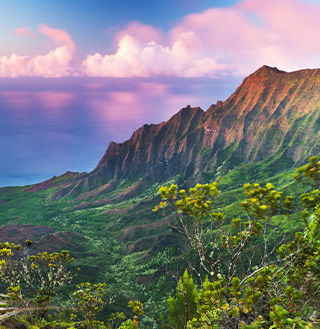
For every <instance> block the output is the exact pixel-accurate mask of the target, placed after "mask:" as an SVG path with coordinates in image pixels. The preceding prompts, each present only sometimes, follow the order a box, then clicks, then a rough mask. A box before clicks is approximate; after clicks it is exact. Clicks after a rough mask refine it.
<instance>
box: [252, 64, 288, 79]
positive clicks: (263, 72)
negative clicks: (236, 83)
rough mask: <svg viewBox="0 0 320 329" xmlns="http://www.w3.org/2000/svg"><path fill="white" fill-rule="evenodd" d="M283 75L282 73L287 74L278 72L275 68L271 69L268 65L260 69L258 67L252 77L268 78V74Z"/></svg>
mask: <svg viewBox="0 0 320 329" xmlns="http://www.w3.org/2000/svg"><path fill="white" fill-rule="evenodd" d="M274 73H277V74H283V73H287V72H285V71H281V70H279V69H278V68H277V67H271V66H268V65H263V66H262V67H260V68H259V69H258V70H257V71H255V72H254V73H253V74H252V75H253V76H256V77H257V76H261V77H268V76H269V75H270V74H274Z"/></svg>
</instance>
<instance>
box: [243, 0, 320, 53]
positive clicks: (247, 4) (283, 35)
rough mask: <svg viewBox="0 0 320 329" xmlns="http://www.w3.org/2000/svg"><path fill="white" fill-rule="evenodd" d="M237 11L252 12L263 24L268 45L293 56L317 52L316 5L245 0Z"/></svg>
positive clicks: (291, 0) (319, 6) (285, 0)
mask: <svg viewBox="0 0 320 329" xmlns="http://www.w3.org/2000/svg"><path fill="white" fill-rule="evenodd" d="M237 8H239V9H240V10H241V11H242V12H248V13H254V14H255V15H256V16H258V17H259V18H260V20H261V22H262V23H263V27H264V30H265V31H266V33H268V35H269V38H270V42H274V43H277V44H282V45H283V46H285V47H286V49H288V50H289V51H290V50H291V51H294V54H295V53H296V54H298V55H299V54H301V55H302V54H309V53H312V52H319V51H320V44H319V42H317V40H318V38H319V32H318V31H319V29H320V20H319V17H320V4H307V3H302V2H298V1H295V0H282V1H276V0H269V1H263V0H245V1H243V2H242V3H240V4H239V5H238V6H237Z"/></svg>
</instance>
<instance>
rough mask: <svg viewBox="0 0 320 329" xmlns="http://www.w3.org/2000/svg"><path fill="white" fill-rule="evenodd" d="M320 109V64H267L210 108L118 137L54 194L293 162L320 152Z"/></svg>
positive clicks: (183, 111) (195, 109)
mask: <svg viewBox="0 0 320 329" xmlns="http://www.w3.org/2000/svg"><path fill="white" fill-rule="evenodd" d="M319 109H320V70H319V69H315V70H310V69H306V70H300V71H295V72H289V73H288V72H284V71H281V70H279V69H277V68H271V67H269V66H263V67H261V68H260V69H258V70H257V71H256V72H254V73H252V74H251V75H249V76H248V77H247V78H245V79H244V80H243V82H242V83H241V85H240V86H239V87H238V88H237V89H236V90H235V92H234V93H233V94H232V95H231V96H230V97H229V98H228V99H227V100H225V101H224V102H221V101H219V102H217V104H214V105H211V106H210V107H209V108H208V110H207V111H204V110H202V109H201V108H200V107H191V106H190V105H188V106H187V107H185V108H182V109H181V110H180V111H179V112H177V113H176V114H175V115H173V116H172V117H171V118H170V119H169V120H168V121H165V122H161V123H159V124H151V125H148V124H145V125H143V126H142V127H141V128H139V129H138V130H136V131H135V132H134V133H133V134H132V136H131V138H130V139H128V140H127V141H125V142H123V143H114V142H111V143H110V144H109V146H108V148H107V150H106V152H105V154H104V155H103V157H102V158H101V160H100V161H99V163H98V165H97V166H96V167H95V168H94V170H93V171H91V172H90V173H88V174H82V175H79V176H77V177H75V178H72V179H70V180H67V181H66V183H65V184H64V185H63V186H62V187H61V188H59V189H58V191H56V192H55V193H54V194H53V195H52V197H51V199H52V200H58V199H60V198H65V197H67V196H72V195H79V194H82V193H87V192H90V191H93V190H95V189H101V188H102V187H103V186H105V187H106V188H107V190H108V189H109V188H110V182H112V181H119V180H121V179H135V178H144V179H150V180H152V181H158V182H161V181H163V180H165V179H166V178H168V177H170V176H176V175H180V177H181V179H182V181H187V180H188V179H190V178H192V179H196V180H199V181H201V179H202V178H201V177H200V176H201V174H202V173H203V172H208V171H212V170H214V169H216V168H217V167H218V166H220V164H223V165H224V167H225V168H227V169H228V168H229V169H230V168H231V167H232V166H235V165H239V164H240V163H247V162H249V163H250V162H257V161H261V160H264V159H266V158H268V157H272V156H277V157H278V158H279V159H282V160H281V161H282V163H283V164H284V165H285V167H286V168H289V167H290V166H292V165H294V164H295V163H297V162H301V161H303V160H304V159H305V158H306V157H307V156H308V155H310V154H311V155H312V154H315V153H318V152H319V151H320V144H319V140H320V139H319V138H317V135H318V126H319V122H320V121H319V120H320V117H319V112H320V111H318V110H319ZM300 144H304V145H307V148H305V147H303V148H302V147H300V146H299V145H300ZM102 190H103V188H102Z"/></svg>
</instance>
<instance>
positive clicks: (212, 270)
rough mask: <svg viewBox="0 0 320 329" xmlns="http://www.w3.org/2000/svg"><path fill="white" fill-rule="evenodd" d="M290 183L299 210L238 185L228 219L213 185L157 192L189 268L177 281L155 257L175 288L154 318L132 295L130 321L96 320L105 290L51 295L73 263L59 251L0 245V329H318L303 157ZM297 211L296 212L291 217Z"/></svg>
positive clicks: (318, 236)
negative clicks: (184, 244)
mask: <svg viewBox="0 0 320 329" xmlns="http://www.w3.org/2000/svg"><path fill="white" fill-rule="evenodd" d="M295 180H296V182H298V183H299V184H305V183H307V184H309V187H307V185H304V187H303V188H302V189H303V190H305V191H304V193H302V194H300V197H299V202H300V206H298V204H297V200H295V199H294V198H293V197H290V196H286V197H285V196H284V194H283V192H280V191H277V190H276V189H275V188H274V186H273V185H272V184H271V183H267V184H265V186H264V187H263V186H261V185H259V184H257V183H256V184H253V185H251V184H245V186H244V188H245V194H246V199H245V200H243V201H242V202H241V203H240V208H241V209H242V210H239V211H238V213H237V216H230V213H232V211H231V212H230V211H229V210H228V207H227V206H226V205H225V200H224V199H223V194H222V193H220V192H219V190H218V185H217V183H211V184H205V185H202V184H197V185H196V186H195V187H193V188H190V189H189V193H188V192H187V191H186V190H180V191H179V192H178V190H177V186H176V185H174V184H172V185H171V186H170V187H165V186H164V187H161V188H160V194H161V197H162V199H163V201H161V202H160V204H159V205H158V206H156V207H155V208H154V211H155V213H158V212H159V210H163V215H164V218H165V221H166V222H167V225H168V226H169V227H171V229H172V230H174V231H176V232H179V234H182V235H184V236H185V237H186V241H189V243H190V245H191V247H192V249H193V250H194V251H195V252H196V256H192V255H190V256H187V257H185V258H184V260H181V261H180V262H179V264H180V265H183V264H185V265H186V266H187V267H188V268H189V271H184V274H183V276H182V277H181V278H180V279H178V276H179V274H180V273H179V271H177V272H175V273H173V272H172V270H173V267H172V266H171V267H170V264H169V262H168V259H158V260H157V261H155V262H156V263H157V262H161V261H164V262H167V269H168V272H169V273H171V274H173V276H175V277H176V278H177V288H176V289H177V292H176V294H175V295H173V296H171V295H170V296H169V298H168V300H167V307H166V310H165V311H163V312H162V315H160V314H157V302H153V303H152V304H151V306H152V307H150V300H148V301H147V303H146V304H143V303H142V302H140V301H138V299H140V297H141V296H139V295H138V296H137V300H134V301H131V302H130V303H129V305H130V306H131V307H132V308H133V311H134V312H135V313H136V316H135V317H133V316H131V319H129V320H124V317H125V316H124V314H123V313H121V312H118V313H114V314H111V315H110V317H109V319H108V320H106V321H105V323H102V322H100V321H98V320H97V313H98V312H99V311H100V310H101V309H103V307H104V305H105V302H106V300H105V299H104V290H105V284H101V283H95V284H94V283H92V284H90V283H88V282H86V283H80V284H78V285H77V286H76V287H74V292H72V293H71V296H72V297H71V299H70V300H69V301H66V300H64V301H63V300H61V299H59V298H58V297H59V295H58V290H59V289H60V288H63V286H64V285H68V284H69V282H70V280H71V276H72V271H70V266H71V265H72V263H74V262H73V259H72V258H71V256H70V255H69V253H68V252H67V251H62V252H54V253H46V252H40V253H38V254H36V255H32V254H31V255H30V254H29V253H30V250H31V246H32V244H31V243H30V241H27V243H26V246H25V247H24V248H22V247H21V246H19V245H15V244H9V243H3V244H1V246H0V247H1V248H0V251H1V259H2V260H1V279H2V283H3V284H4V286H3V288H5V289H6V291H3V293H4V294H3V297H2V298H3V299H4V300H3V303H4V306H5V307H4V308H3V312H4V315H3V316H2V319H3V322H4V323H6V325H5V327H8V326H9V327H10V326H11V327H12V326H14V327H16V328H18V327H21V328H34V329H36V328H105V327H106V328H123V329H124V328H137V327H139V328H152V327H157V326H162V327H163V328H174V329H180V328H199V329H200V328H203V329H205V328H247V329H254V328H311V327H313V328H317V327H319V316H320V314H319V309H320V305H319V304H320V161H319V159H318V158H317V157H312V158H311V159H310V161H309V163H308V164H307V165H305V166H304V167H301V168H299V169H298V170H297V171H296V174H295ZM168 206H171V208H173V211H174V213H175V214H176V216H177V220H172V216H171V211H169V213H170V216H167V214H166V211H167V210H168ZM297 206H298V210H299V212H298V215H297V214H296V215H294V216H292V215H290V213H294V212H295V211H294V208H296V207H297ZM299 207H300V208H299ZM301 210H302V212H301ZM297 216H299V218H300V219H301V223H302V224H303V226H302V227H301V229H302V230H298V229H296V232H287V233H286V231H288V230H287V229H286V228H287V227H288V223H290V221H292V220H294V221H296V219H295V218H297ZM291 227H292V226H291ZM290 233H291V234H290ZM290 235H291V236H290ZM157 264H158V263H157ZM68 268H69V269H68ZM79 270H81V268H80V269H79ZM79 272H81V271H79ZM119 275H121V274H119ZM122 280H123V282H125V280H124V279H122ZM167 281H169V278H167ZM110 297H111V295H110V294H109V298H110ZM142 297H143V295H142ZM148 303H149V306H148ZM146 318H149V319H151V320H150V322H148V320H146ZM120 322H122V324H120Z"/></svg>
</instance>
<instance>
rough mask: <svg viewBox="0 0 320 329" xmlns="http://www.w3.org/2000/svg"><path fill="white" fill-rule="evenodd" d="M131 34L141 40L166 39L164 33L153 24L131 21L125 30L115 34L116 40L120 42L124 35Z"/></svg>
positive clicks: (159, 41)
mask: <svg viewBox="0 0 320 329" xmlns="http://www.w3.org/2000/svg"><path fill="white" fill-rule="evenodd" d="M126 35H130V36H133V37H135V38H136V39H138V40H140V41H141V42H146V43H149V42H152V41H154V42H156V43H162V42H163V41H164V34H163V33H162V32H161V31H160V30H158V29H156V28H155V27H153V26H151V25H146V24H142V23H141V22H139V21H133V22H130V23H129V24H128V25H127V26H126V27H125V28H124V29H123V30H121V31H120V32H118V33H117V34H116V36H115V41H116V42H117V43H118V42H119V41H120V40H121V39H122V38H123V37H124V36H126Z"/></svg>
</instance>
